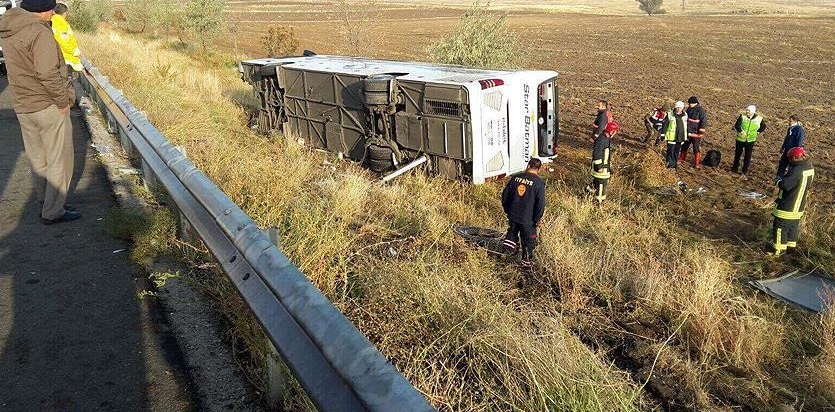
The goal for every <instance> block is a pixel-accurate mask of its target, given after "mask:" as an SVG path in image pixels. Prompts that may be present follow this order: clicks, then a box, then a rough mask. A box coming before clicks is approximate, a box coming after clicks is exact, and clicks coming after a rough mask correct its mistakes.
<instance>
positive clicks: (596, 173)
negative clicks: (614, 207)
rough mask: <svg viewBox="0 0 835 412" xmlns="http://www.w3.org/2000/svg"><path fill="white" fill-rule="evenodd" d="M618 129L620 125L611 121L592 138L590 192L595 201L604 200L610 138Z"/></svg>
mask: <svg viewBox="0 0 835 412" xmlns="http://www.w3.org/2000/svg"><path fill="white" fill-rule="evenodd" d="M618 131H620V126H618V124H617V123H615V122H612V123H609V125H608V126H606V131H605V132H604V133H603V134H602V135H601V136H598V137H597V139H594V148H593V149H592V151H591V177H592V181H591V187H590V188H591V192H592V193H594V198H595V199H596V200H597V203H598V204H600V203H603V201H604V200H606V189H607V187H608V186H609V178H610V177H612V172H611V166H610V161H611V155H612V138H613V137H614V136H615V135H616V134H617V133H618Z"/></svg>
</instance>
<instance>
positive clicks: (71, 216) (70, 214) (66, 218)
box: [41, 210, 81, 225]
mask: <svg viewBox="0 0 835 412" xmlns="http://www.w3.org/2000/svg"><path fill="white" fill-rule="evenodd" d="M80 218H81V213H78V212H76V211H72V210H64V214H63V215H61V217H59V218H58V219H43V218H41V223H43V224H45V225H52V224H55V223H63V222H71V221H73V220H77V219H80Z"/></svg>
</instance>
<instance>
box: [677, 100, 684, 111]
mask: <svg viewBox="0 0 835 412" xmlns="http://www.w3.org/2000/svg"><path fill="white" fill-rule="evenodd" d="M683 108H684V102H683V101H681V100H679V101H677V102H676V109H683Z"/></svg>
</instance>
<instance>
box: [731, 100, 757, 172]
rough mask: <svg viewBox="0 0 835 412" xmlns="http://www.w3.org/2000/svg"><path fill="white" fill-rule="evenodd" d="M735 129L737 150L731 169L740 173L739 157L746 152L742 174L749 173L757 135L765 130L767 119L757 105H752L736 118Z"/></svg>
mask: <svg viewBox="0 0 835 412" xmlns="http://www.w3.org/2000/svg"><path fill="white" fill-rule="evenodd" d="M734 130H735V131H736V152H735V153H734V164H733V166H731V171H733V172H734V173H739V159H740V157H742V153H743V152H744V153H745V158H744V159H743V162H742V174H743V175H747V174H748V169H749V168H750V166H751V155H752V153H753V152H754V143H756V142H757V137H759V135H760V134H761V133H763V132H764V131H765V120H764V119H763V117H762V115H760V114H759V113H757V106H754V105H750V106H748V107H747V108H745V112H744V113H742V114H740V115H739V117H738V118H737V119H736V124H734Z"/></svg>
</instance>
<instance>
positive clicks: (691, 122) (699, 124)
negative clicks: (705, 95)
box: [678, 96, 707, 169]
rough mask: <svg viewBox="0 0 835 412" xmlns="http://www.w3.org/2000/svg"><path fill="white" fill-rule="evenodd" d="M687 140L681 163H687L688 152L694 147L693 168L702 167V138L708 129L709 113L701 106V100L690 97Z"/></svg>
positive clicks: (688, 101)
mask: <svg viewBox="0 0 835 412" xmlns="http://www.w3.org/2000/svg"><path fill="white" fill-rule="evenodd" d="M687 105H688V108H687V140H686V141H685V142H684V143H683V144H682V145H681V155H680V156H679V158H678V162H679V163H684V162H685V161H687V150H689V149H690V146H691V145H692V146H693V166H694V167H696V169H701V167H702V138H704V136H705V128H706V127H707V112H705V108H704V106H702V105H701V104H699V98H698V97H696V96H690V98H689V99H687Z"/></svg>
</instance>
